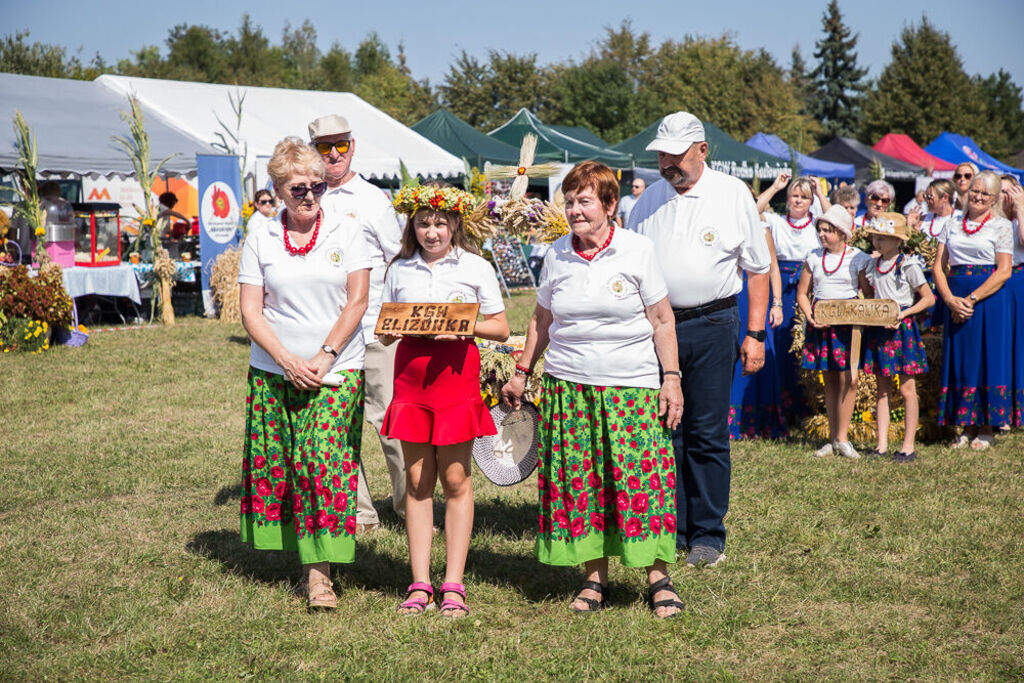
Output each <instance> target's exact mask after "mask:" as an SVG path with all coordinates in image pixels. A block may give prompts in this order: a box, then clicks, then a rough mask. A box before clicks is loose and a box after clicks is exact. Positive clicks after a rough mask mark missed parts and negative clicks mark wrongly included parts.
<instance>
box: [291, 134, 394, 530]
mask: <svg viewBox="0 0 1024 683" xmlns="http://www.w3.org/2000/svg"><path fill="white" fill-rule="evenodd" d="M309 139H310V144H311V145H312V146H313V147H315V148H316V150H317V151H318V152H319V153H320V155H321V157H323V160H324V166H325V167H326V169H327V173H326V176H325V178H324V180H326V181H327V192H326V193H325V194H324V196H323V197H322V198H321V199H320V207H321V208H322V209H323V211H324V216H325V218H326V217H328V216H330V215H331V213H332V212H338V213H341V214H344V215H347V216H350V217H352V218H354V219H355V220H356V221H357V222H358V223H359V224H360V225H361V226H362V227H363V236H364V237H365V239H366V246H367V251H368V253H369V255H370V263H371V264H372V266H371V269H370V295H369V303H368V305H367V308H366V314H365V315H364V316H363V338H364V340H365V342H366V360H365V366H364V367H365V372H366V375H365V382H366V383H365V390H366V391H365V395H366V398H365V410H366V421H367V422H369V423H370V424H372V425H373V426H374V428H375V429H376V430H377V434H378V436H380V427H381V424H382V423H383V421H384V413H385V411H387V408H388V404H389V403H391V394H392V391H393V389H394V369H395V349H396V348H397V344H396V345H393V346H391V347H386V346H383V345H382V344H381V343H380V342H379V341H377V337H376V336H374V334H373V329H374V327H375V325H376V322H377V317H378V316H379V315H380V306H381V295H382V293H383V290H384V271H385V270H386V269H387V264H388V263H390V262H391V259H393V258H394V257H395V254H397V253H398V250H399V249H400V247H401V242H402V228H403V224H402V222H401V221H400V220H399V218H398V216H397V215H396V214H395V210H394V208H392V206H391V201H390V200H389V199H388V197H387V195H385V194H384V192H383V190H381V189H380V188H379V187H377V186H375V185H372V184H370V183H368V182H367V181H366V180H364V179H363V178H362V177H361V176H360V175H359V174H358V173H356V172H355V171H353V170H352V157H353V156H354V154H355V147H356V140H355V138H354V137H353V135H352V127H351V126H350V125H349V123H348V120H347V119H346V118H345V117H343V116H339V115H337V114H328V115H327V116H321V117H320V118H318V119H316V120H315V121H313V122H312V123H310V124H309ZM389 348H390V350H389ZM380 444H381V449H382V450H383V451H384V460H385V462H386V463H387V466H388V474H389V475H390V476H391V494H392V504H393V505H394V508H395V512H396V513H397V514H398V516H399V517H401V518H402V519H404V518H405V460H404V458H403V457H402V444H401V442H399V441H397V440H395V439H388V438H384V437H381V438H380ZM363 452H364V453H365V452H366V450H365V449H364V451H363ZM379 523H380V519H379V517H378V515H377V510H376V508H375V507H374V506H373V499H372V498H371V496H370V489H369V487H368V486H367V483H366V472H365V469H364V468H363V467H362V466H360V468H359V490H358V491H357V502H356V530H357V532H362V531H368V530H372V529H375V528H376V527H377V526H378V524H379Z"/></svg>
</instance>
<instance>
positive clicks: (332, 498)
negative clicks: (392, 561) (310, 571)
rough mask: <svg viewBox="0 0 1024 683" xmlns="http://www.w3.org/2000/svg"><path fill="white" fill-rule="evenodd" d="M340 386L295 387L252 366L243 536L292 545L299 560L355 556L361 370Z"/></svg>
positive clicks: (277, 546)
mask: <svg viewBox="0 0 1024 683" xmlns="http://www.w3.org/2000/svg"><path fill="white" fill-rule="evenodd" d="M340 374H342V375H343V376H344V378H345V381H344V382H343V383H342V384H341V385H340V386H337V387H326V386H325V387H320V389H318V390H314V391H301V390H299V389H296V388H295V387H294V386H293V385H292V384H291V383H290V382H288V381H286V380H285V379H284V377H283V376H281V375H278V374H274V373H270V372H266V371H264V370H257V369H256V368H249V396H248V398H247V399H246V403H247V404H248V414H247V416H246V424H245V431H246V439H245V452H244V455H243V457H242V509H241V514H242V541H243V542H246V543H252V544H253V547H255V548H257V549H259V550H297V551H298V553H299V561H300V562H301V563H302V564H312V563H316V562H352V561H353V560H355V531H356V488H357V486H358V472H359V448H360V445H361V443H362V434H363V371H362V370H345V371H343V372H341V373H340Z"/></svg>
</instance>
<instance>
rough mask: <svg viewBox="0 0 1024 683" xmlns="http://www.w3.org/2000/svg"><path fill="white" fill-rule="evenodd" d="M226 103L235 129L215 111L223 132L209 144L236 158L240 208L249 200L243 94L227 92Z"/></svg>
mask: <svg viewBox="0 0 1024 683" xmlns="http://www.w3.org/2000/svg"><path fill="white" fill-rule="evenodd" d="M228 103H229V104H230V105H231V111H232V113H233V114H234V115H235V129H234V130H231V128H229V127H228V124H226V123H224V122H223V121H221V120H220V117H219V116H218V115H217V112H216V111H215V112H214V113H213V117H214V118H215V119H217V123H219V124H220V127H221V128H223V129H224V131H223V132H217V133H214V136H215V137H216V138H217V141H216V142H211V143H210V146H211V147H213V148H214V149H218V150H220V151H222V152H224V153H225V154H230V155H231V156H235V157H238V186H239V187H240V188H242V206H248V205H249V202H250V201H251V198H250V197H249V192H248V190H247V189H246V186H245V168H246V164H247V162H248V156H249V143H248V142H245V141H244V140H242V107H243V105H244V104H245V93H243V92H242V91H241V90H240V89H236V90H235V94H234V96H232V94H231V93H230V92H229V93H228ZM248 223H249V222H248V221H245V222H244V223H242V230H243V232H244V231H245V230H246V229H247V228H246V226H247V225H248Z"/></svg>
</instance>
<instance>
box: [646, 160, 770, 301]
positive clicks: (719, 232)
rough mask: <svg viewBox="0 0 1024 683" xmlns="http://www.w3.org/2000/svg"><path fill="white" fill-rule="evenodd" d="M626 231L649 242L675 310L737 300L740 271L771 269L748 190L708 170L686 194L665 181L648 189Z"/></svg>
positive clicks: (705, 168)
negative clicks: (729, 297) (646, 238)
mask: <svg viewBox="0 0 1024 683" xmlns="http://www.w3.org/2000/svg"><path fill="white" fill-rule="evenodd" d="M629 225H630V228H631V229H633V230H635V231H636V232H638V233H639V234H641V235H645V236H646V237H649V238H650V239H651V241H652V242H654V249H655V253H656V254H657V258H658V264H659V265H660V266H661V272H662V274H663V275H664V276H665V281H666V283H667V285H668V298H669V301H671V302H672V306H673V307H676V308H691V307H693V306H700V305H703V304H706V303H710V302H712V301H715V300H716V299H722V298H725V297H727V296H732V295H734V294H737V293H738V292H739V291H740V289H742V288H743V279H742V278H741V277H740V269H742V270H745V271H747V272H749V273H756V274H761V273H767V272H768V269H769V268H770V266H771V255H770V252H769V251H768V241H767V240H766V239H765V236H764V229H763V228H762V227H761V218H760V216H758V214H757V205H756V204H754V198H753V197H752V196H751V195H750V190H749V189H748V188H747V186H746V185H745V184H744V183H743V181H742V180H740V179H739V178H733V177H732V176H729V175H726V174H725V173H722V172H720V171H716V170H714V169H712V168H709V167H708V166H707V165H705V166H704V171H703V173H702V174H701V176H700V179H698V180H697V183H696V184H695V185H694V186H693V187H692V188H690V189H689V190H688V191H687V192H686V193H685V194H679V193H677V192H676V190H675V188H674V187H672V185H671V184H670V183H669V182H668V181H666V180H659V181H658V182H656V183H654V184H653V185H651V186H650V187H648V188H647V190H646V191H644V193H643V194H642V195H640V199H639V200H638V201H637V203H636V206H634V207H633V210H632V212H630V214H629Z"/></svg>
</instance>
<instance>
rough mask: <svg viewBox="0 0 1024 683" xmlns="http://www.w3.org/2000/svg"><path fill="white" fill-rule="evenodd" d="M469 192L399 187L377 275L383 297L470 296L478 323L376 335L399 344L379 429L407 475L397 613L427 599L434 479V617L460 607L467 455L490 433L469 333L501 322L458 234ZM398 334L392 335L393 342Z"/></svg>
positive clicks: (485, 270)
mask: <svg viewBox="0 0 1024 683" xmlns="http://www.w3.org/2000/svg"><path fill="white" fill-rule="evenodd" d="M473 203H474V202H473V198H472V196H471V195H469V194H468V193H466V192H463V191H461V190H457V189H455V188H452V187H437V186H432V185H430V186H422V187H421V186H415V187H405V188H403V189H402V190H401V191H400V192H399V193H398V194H397V195H396V196H395V200H394V205H395V209H396V210H397V211H398V212H400V213H404V214H406V215H408V217H409V218H408V221H407V222H406V225H405V231H404V233H403V234H402V248H401V250H400V251H399V253H398V255H397V256H396V257H395V259H394V260H393V261H392V262H391V265H390V266H388V271H387V274H386V275H385V277H384V296H383V300H384V301H386V302H399V303H446V302H450V303H479V304H480V313H481V315H482V316H483V320H481V321H478V322H477V323H476V327H475V328H474V330H473V334H472V335H469V336H456V335H450V334H440V335H435V336H431V337H401V339H400V335H397V334H392V335H381V337H380V340H381V342H382V343H383V344H385V345H390V344H393V343H394V342H395V341H398V342H399V344H398V350H397V352H396V355H395V391H394V397H393V398H392V400H391V405H390V406H388V410H387V413H386V414H385V415H384V424H383V426H382V428H381V434H383V435H385V436H389V437H391V438H395V439H400V440H401V441H402V452H403V454H404V457H405V474H406V508H405V509H406V522H405V526H406V532H407V534H408V539H409V560H410V564H411V565H412V578H413V583H412V584H411V585H410V586H409V588H408V596H407V597H408V599H407V600H406V601H405V602H403V603H402V604H401V606H400V607H399V611H400V612H401V613H403V614H409V615H416V614H422V613H423V612H424V611H426V610H427V609H428V608H431V607H433V605H434V589H433V587H432V585H431V582H430V546H431V542H432V540H433V528H434V504H433V498H434V486H435V484H436V482H437V479H438V477H439V476H440V479H441V486H442V487H443V488H444V495H445V543H446V547H447V565H446V568H445V580H444V583H442V584H441V587H440V591H439V593H440V598H441V605H440V607H441V614H443V615H445V616H449V617H460V616H465V615H466V614H469V607H467V606H466V588H465V586H464V585H463V584H462V574H463V571H464V569H465V566H466V554H467V553H468V552H469V539H470V535H471V533H472V530H473V485H472V482H471V480H470V473H471V471H472V470H471V464H470V455H471V453H472V448H473V439H475V438H476V437H478V436H484V435H490V434H495V433H497V429H496V428H495V425H494V421H493V420H492V419H491V415H490V412H489V411H488V410H487V407H486V406H485V405H484V403H483V399H482V398H481V396H480V352H479V351H478V350H477V347H476V344H475V343H474V341H473V336H474V335H475V336H477V337H482V338H484V339H493V340H496V341H504V340H505V339H508V335H509V327H508V322H507V321H506V319H505V304H504V302H503V301H502V298H501V291H500V289H499V286H498V280H497V277H496V276H495V274H494V269H493V268H492V267H491V265H490V264H489V263H488V262H487V261H485V260H484V259H483V258H482V257H481V256H479V255H478V254H476V253H475V251H476V250H475V248H474V247H473V246H472V243H471V242H470V241H469V240H468V239H467V237H466V233H465V229H464V228H463V225H462V217H463V216H464V215H465V214H466V213H468V212H469V211H471V210H472V208H473ZM399 339H400V341H399Z"/></svg>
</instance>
